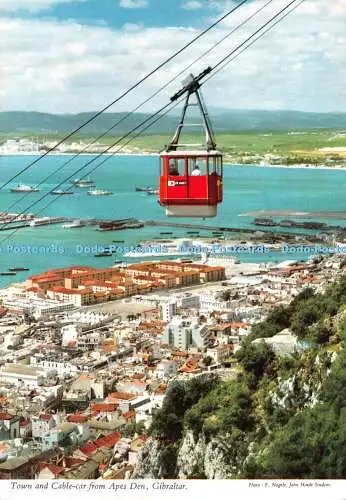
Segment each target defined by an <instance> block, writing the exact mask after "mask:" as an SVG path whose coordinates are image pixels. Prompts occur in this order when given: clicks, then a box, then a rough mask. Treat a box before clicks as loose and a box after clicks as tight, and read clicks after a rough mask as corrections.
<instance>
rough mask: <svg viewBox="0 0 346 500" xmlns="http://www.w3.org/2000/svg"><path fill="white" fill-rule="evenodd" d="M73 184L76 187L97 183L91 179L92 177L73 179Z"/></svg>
mask: <svg viewBox="0 0 346 500" xmlns="http://www.w3.org/2000/svg"><path fill="white" fill-rule="evenodd" d="M71 184H73V185H74V186H76V187H90V186H93V185H94V184H95V182H94V181H91V180H90V179H74V180H73V181H71Z"/></svg>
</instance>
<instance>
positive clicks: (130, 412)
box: [123, 410, 136, 420]
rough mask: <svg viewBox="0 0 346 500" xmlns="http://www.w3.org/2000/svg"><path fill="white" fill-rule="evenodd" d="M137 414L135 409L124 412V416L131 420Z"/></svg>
mask: <svg viewBox="0 0 346 500" xmlns="http://www.w3.org/2000/svg"><path fill="white" fill-rule="evenodd" d="M135 416H136V412H135V411H133V410H131V411H127V412H125V413H123V417H124V419H125V420H131V419H132V418H134V417H135Z"/></svg>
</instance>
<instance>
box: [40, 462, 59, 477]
mask: <svg viewBox="0 0 346 500" xmlns="http://www.w3.org/2000/svg"><path fill="white" fill-rule="evenodd" d="M44 469H49V470H50V472H51V473H52V474H54V476H55V477H57V476H58V475H59V474H61V473H62V472H64V470H65V468H64V467H58V466H57V465H54V464H50V463H49V462H39V463H38V466H37V472H41V471H42V470H44Z"/></svg>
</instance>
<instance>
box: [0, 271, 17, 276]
mask: <svg viewBox="0 0 346 500" xmlns="http://www.w3.org/2000/svg"><path fill="white" fill-rule="evenodd" d="M15 275H16V273H14V272H11V271H7V272H4V273H0V276H15Z"/></svg>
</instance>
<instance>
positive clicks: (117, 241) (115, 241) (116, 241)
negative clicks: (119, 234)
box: [112, 240, 125, 243]
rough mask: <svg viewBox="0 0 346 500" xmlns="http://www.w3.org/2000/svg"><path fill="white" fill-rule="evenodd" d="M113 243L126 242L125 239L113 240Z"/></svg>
mask: <svg viewBox="0 0 346 500" xmlns="http://www.w3.org/2000/svg"><path fill="white" fill-rule="evenodd" d="M112 243H125V240H112Z"/></svg>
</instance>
